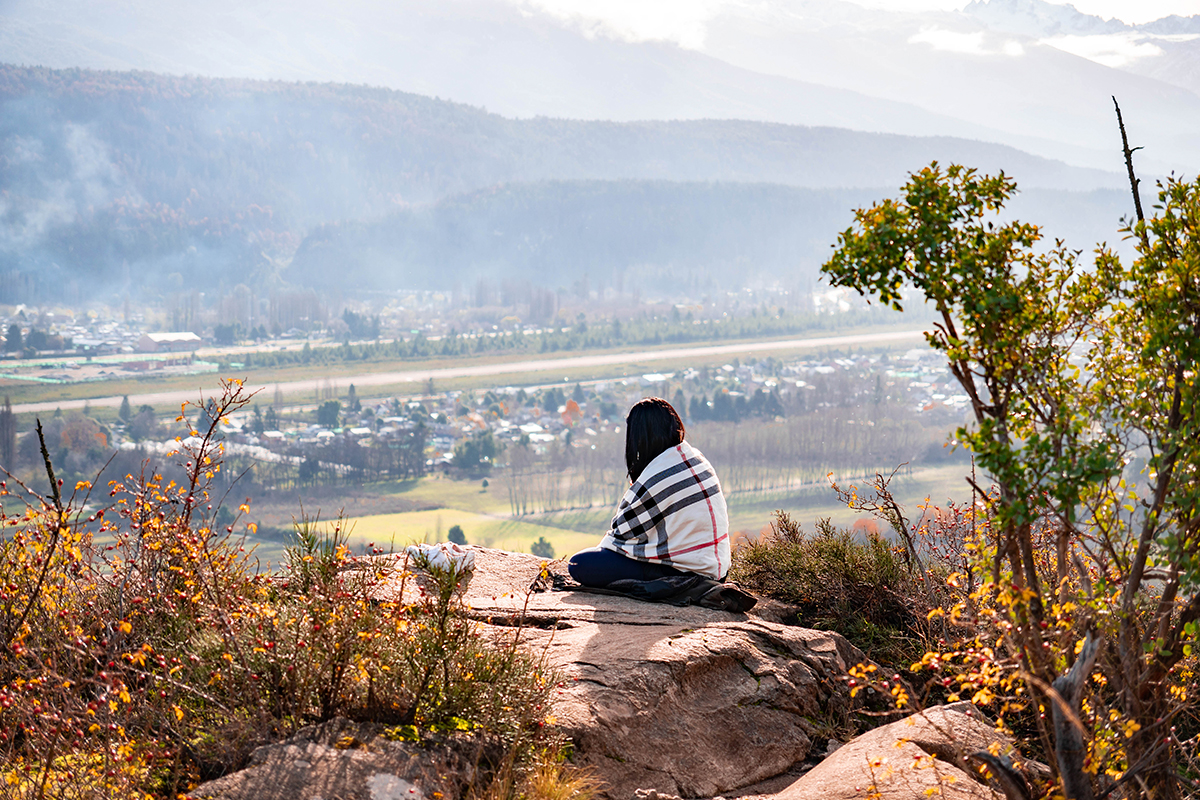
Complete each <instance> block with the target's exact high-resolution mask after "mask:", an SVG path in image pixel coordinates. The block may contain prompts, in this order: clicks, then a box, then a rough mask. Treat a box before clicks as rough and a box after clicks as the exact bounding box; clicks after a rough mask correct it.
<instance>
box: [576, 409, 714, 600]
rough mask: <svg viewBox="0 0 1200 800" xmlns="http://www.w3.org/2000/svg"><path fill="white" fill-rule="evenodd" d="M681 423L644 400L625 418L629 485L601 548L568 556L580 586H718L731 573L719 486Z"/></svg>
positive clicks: (674, 416)
mask: <svg viewBox="0 0 1200 800" xmlns="http://www.w3.org/2000/svg"><path fill="white" fill-rule="evenodd" d="M683 436H684V428H683V420H681V419H680V418H679V414H677V413H675V409H674V408H672V407H671V404H670V403H668V402H667V401H666V400H663V399H662V398H659V397H647V398H646V399H644V400H640V401H638V402H637V403H635V404H634V406H633V408H631V409H629V416H628V417H626V419H625V466H626V468H627V470H628V473H629V480H630V481H631V482H632V485H631V486H630V487H629V489H628V490H627V491H626V492H625V496H624V497H622V498H621V502H620V504H619V505H618V506H617V513H616V516H614V517H613V521H612V529H611V530H610V531H609V532H608V533H607V534H606V535H605V536H604V539H603V540H601V542H600V546H599V547H592V548H588V549H587V550H581V551H579V552H578V553H576V554H575V555H573V556H571V559H570V561H569V562H568V564H567V569H568V570H569V571H570V573H571V577H572V578H574V579H575V580H577V581H579V582H580V583H581V584H583V585H584V586H591V587H593V588H598V589H602V588H604V587H605V586H607V585H609V584H610V583H612V582H613V581H617V580H628V579H632V580H639V581H650V580H656V579H658V578H662V577H665V576H668V575H686V574H688V573H695V574H697V575H703V576H705V577H707V578H712V579H714V580H718V581H723V580H724V579H725V575H726V573H727V572H728V571H729V514H728V511H727V510H726V508H725V497H724V495H722V494H721V483H720V481H718V480H717V475H716V473H715V472H714V471H713V468H712V465H711V464H709V463H708V461H707V460H706V459H705V458H704V456H703V455H702V454H701V453H700V451H699V450H697V449H696V448H694V447H692V446H691V445H690V444H688V443H687V442H685V441H684V440H683Z"/></svg>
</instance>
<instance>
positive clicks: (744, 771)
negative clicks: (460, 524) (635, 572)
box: [410, 548, 865, 800]
mask: <svg viewBox="0 0 1200 800" xmlns="http://www.w3.org/2000/svg"><path fill="white" fill-rule="evenodd" d="M544 563H545V562H543V561H542V560H541V559H538V558H536V557H534V556H529V555H524V554H520V553H508V552H504V551H498V550H488V549H484V548H476V567H475V577H474V578H473V580H472V581H471V584H470V586H469V588H468V589H467V591H466V594H465V600H466V602H467V604H468V605H469V607H470V613H471V614H472V616H474V617H475V618H477V619H478V620H480V621H481V622H483V623H485V624H489V625H495V626H513V625H523V626H525V627H524V629H523V631H522V634H521V636H522V639H523V640H524V641H525V642H526V643H527V644H528V645H529V646H530V647H533V648H535V649H537V650H539V651H542V652H544V653H545V655H546V658H547V660H548V662H549V663H550V664H551V665H552V666H553V667H554V668H555V669H556V670H558V671H559V673H560V674H561V676H562V678H563V680H562V683H561V688H560V689H559V690H558V692H559V696H558V698H557V704H556V714H557V718H558V724H559V726H560V727H561V728H562V729H563V730H564V731H565V732H566V733H567V734H568V735H569V736H570V737H571V738H572V740H573V741H574V742H575V751H576V754H577V755H576V760H577V762H581V763H582V764H583V765H585V766H588V767H590V768H592V769H593V770H594V771H595V773H596V774H597V776H598V777H599V778H601V779H602V780H603V781H604V782H605V783H606V784H607V794H608V795H609V797H612V798H618V799H619V800H627V798H631V797H632V796H633V792H634V791H635V790H636V789H653V790H656V791H658V792H659V793H660V794H668V795H682V796H685V797H712V796H713V795H717V794H722V793H728V792H731V791H733V790H735V789H737V788H738V787H742V786H746V785H748V784H752V783H755V782H757V781H760V780H762V779H764V778H768V777H770V776H773V775H777V774H779V773H782V772H784V771H785V770H787V769H788V768H789V767H791V766H792V765H794V764H796V763H797V762H799V761H803V760H804V759H806V758H808V757H809V756H810V754H811V753H812V751H813V740H814V738H816V737H817V736H818V733H819V732H823V731H827V730H829V729H832V728H834V727H837V726H838V725H839V724H844V722H845V721H846V720H847V719H848V715H849V709H850V700H849V697H848V692H847V690H846V688H845V684H844V683H843V682H842V680H841V678H842V677H843V676H844V675H845V673H846V670H847V669H848V668H849V667H850V666H852V665H854V664H855V663H858V662H859V661H862V660H864V659H865V657H864V656H863V654H862V653H861V652H859V651H858V650H857V649H856V648H854V647H853V646H851V645H850V644H849V643H848V642H847V641H846V640H845V639H844V638H842V637H841V636H839V635H838V634H835V633H829V632H826V631H816V630H809V629H805V628H800V627H795V626H788V625H784V624H780V623H778V622H774V621H771V620H769V619H766V618H764V617H763V616H761V615H755V614H754V612H751V613H750V614H749V615H747V614H733V613H728V612H724V611H714V610H709V609H704V608H699V607H695V606H687V607H682V608H680V607H675V606H670V605H663V604H652V603H644V602H640V601H637V600H633V599H630V598H627V597H619V596H612V595H603V594H593V593H587V592H578V591H530V589H529V587H530V586H531V585H532V584H533V583H534V582H535V580H536V579H537V578H538V575H539V572H540V571H541V570H542V568H543V564H544ZM547 569H551V570H553V569H561V564H550V565H547ZM542 583H543V584H549V583H552V582H550V581H543V582H542ZM410 587H411V584H410ZM767 613H768V614H770V613H771V611H770V609H769V608H768V609H767Z"/></svg>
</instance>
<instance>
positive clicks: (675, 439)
mask: <svg viewBox="0 0 1200 800" xmlns="http://www.w3.org/2000/svg"><path fill="white" fill-rule="evenodd" d="M684 433H685V430H684V427H683V420H681V419H680V418H679V414H677V413H676V412H675V409H674V408H672V407H671V404H670V403H668V402H667V401H666V400H663V399H662V398H661V397H646V398H643V399H642V400H639V401H637V402H636V403H634V404H633V408H631V409H629V415H628V416H627V417H625V467H626V469H627V470H628V472H629V480H631V481H636V480H637V479H638V476H639V475H641V474H642V470H644V469H645V468H646V465H647V464H649V463H650V462H651V461H653V460H654V459H656V458H658V457H659V456H660V455H662V454H663V453H664V452H665V451H667V450H669V449H670V448H672V447H674V446H675V445H677V444H679V443H680V442H682V441H683V434H684Z"/></svg>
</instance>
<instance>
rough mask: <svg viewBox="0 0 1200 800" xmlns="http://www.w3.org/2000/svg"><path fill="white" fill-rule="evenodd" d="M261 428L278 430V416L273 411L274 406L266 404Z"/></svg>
mask: <svg viewBox="0 0 1200 800" xmlns="http://www.w3.org/2000/svg"><path fill="white" fill-rule="evenodd" d="M263 429H264V430H268V431H277V430H279V416H278V415H277V414H276V413H275V406H267V411H266V413H265V414H263Z"/></svg>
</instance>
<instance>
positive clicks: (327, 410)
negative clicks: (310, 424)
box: [317, 400, 342, 428]
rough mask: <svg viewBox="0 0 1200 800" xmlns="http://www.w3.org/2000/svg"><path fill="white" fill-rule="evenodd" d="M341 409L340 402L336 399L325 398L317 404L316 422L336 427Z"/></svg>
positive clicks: (328, 426) (327, 426)
mask: <svg viewBox="0 0 1200 800" xmlns="http://www.w3.org/2000/svg"><path fill="white" fill-rule="evenodd" d="M341 411H342V404H341V403H339V402H338V401H337V400H326V401H325V402H324V403H321V405H319V406H317V424H318V425H322V426H324V427H326V428H336V427H337V426H338V417H339V416H340V415H341Z"/></svg>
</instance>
